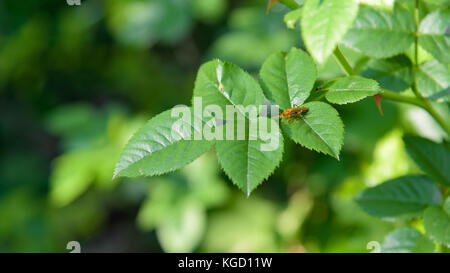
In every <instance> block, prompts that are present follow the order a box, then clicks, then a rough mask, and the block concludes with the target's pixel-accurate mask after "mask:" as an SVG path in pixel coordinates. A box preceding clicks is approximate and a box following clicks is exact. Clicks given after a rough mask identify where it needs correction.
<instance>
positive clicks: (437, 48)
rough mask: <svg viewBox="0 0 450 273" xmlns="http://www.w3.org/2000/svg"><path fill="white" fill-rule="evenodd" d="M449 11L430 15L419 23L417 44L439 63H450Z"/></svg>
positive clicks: (440, 11)
mask: <svg viewBox="0 0 450 273" xmlns="http://www.w3.org/2000/svg"><path fill="white" fill-rule="evenodd" d="M449 27H450V10H448V9H447V10H437V11H435V12H433V13H430V14H428V15H427V17H425V18H424V19H423V20H422V22H421V23H420V28H419V44H420V45H421V46H422V47H423V48H424V49H426V50H427V51H428V52H430V53H431V55H433V57H435V58H436V60H438V61H439V62H442V63H446V64H447V63H450V33H449V32H448V29H449Z"/></svg>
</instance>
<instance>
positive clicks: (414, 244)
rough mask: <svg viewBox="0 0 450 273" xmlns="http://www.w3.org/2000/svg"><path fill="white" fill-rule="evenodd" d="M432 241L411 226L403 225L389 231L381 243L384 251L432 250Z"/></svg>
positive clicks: (409, 251) (420, 251)
mask: <svg viewBox="0 0 450 273" xmlns="http://www.w3.org/2000/svg"><path fill="white" fill-rule="evenodd" d="M433 251H434V243H433V242H432V241H431V240H430V239H428V238H427V237H425V236H424V235H422V234H421V233H420V232H419V231H418V230H416V229H414V228H411V227H403V228H399V229H396V230H394V231H393V232H391V233H389V234H388V235H387V236H386V237H385V238H384V241H383V243H382V244H381V252H384V253H424V252H433Z"/></svg>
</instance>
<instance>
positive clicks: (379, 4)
mask: <svg viewBox="0 0 450 273" xmlns="http://www.w3.org/2000/svg"><path fill="white" fill-rule="evenodd" d="M359 3H361V4H364V5H368V6H371V7H374V8H378V9H382V10H387V11H392V9H393V7H394V0H359Z"/></svg>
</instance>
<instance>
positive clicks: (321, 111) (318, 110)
mask: <svg viewBox="0 0 450 273" xmlns="http://www.w3.org/2000/svg"><path fill="white" fill-rule="evenodd" d="M304 106H305V107H307V108H308V112H306V114H304V115H303V116H304V119H299V120H298V121H291V122H290V123H287V122H286V121H283V123H282V128H283V131H284V132H285V133H286V134H287V135H288V136H289V137H290V138H291V139H292V140H294V142H296V143H298V144H300V145H302V146H304V147H306V148H308V149H312V150H315V151H318V152H322V153H324V154H329V155H331V156H333V157H335V158H336V159H338V160H339V152H340V150H341V147H342V143H343V140H344V125H343V123H342V120H341V119H340V118H339V114H338V112H337V111H336V110H335V109H334V108H333V107H331V106H330V105H329V104H327V103H324V102H319V101H314V102H308V103H306V104H305V105H304Z"/></svg>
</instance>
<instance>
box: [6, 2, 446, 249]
mask: <svg viewBox="0 0 450 273" xmlns="http://www.w3.org/2000/svg"><path fill="white" fill-rule="evenodd" d="M81 2H82V5H81V6H69V5H67V4H66V3H65V1H63V0H30V1H26V3H25V2H23V1H16V0H1V1H0V252H68V251H69V250H67V249H66V245H67V243H68V242H69V241H79V242H80V243H81V251H82V252H160V251H167V252H184V251H187V252H191V251H192V252H210V251H215V252H222V251H224V252H229V251H243V252H255V251H258V252H369V250H367V249H366V244H367V243H368V242H369V241H373V240H378V241H380V242H381V241H382V238H383V237H384V235H386V234H387V233H388V232H389V231H391V230H393V229H394V228H395V226H394V225H395V224H393V223H388V222H382V221H381V220H377V219H375V218H373V217H371V216H368V215H366V214H365V213H364V212H363V211H361V210H360V209H359V208H358V207H357V206H356V204H355V203H354V201H353V198H354V196H355V194H357V193H358V192H359V191H360V190H362V189H364V188H366V187H367V186H371V185H375V184H377V183H379V182H381V181H383V180H385V179H387V178H393V177H396V176H399V175H403V174H406V173H411V172H414V171H415V170H417V167H415V166H414V165H413V163H412V161H411V160H410V159H408V157H407V156H406V153H405V150H404V147H403V144H402V141H401V137H402V135H403V134H404V133H405V132H416V133H419V134H425V133H426V136H427V137H429V138H432V139H435V140H439V139H440V138H441V134H440V132H439V130H438V129H436V126H435V125H434V124H433V122H432V121H431V120H430V118H429V116H427V115H426V114H425V113H424V112H422V111H420V110H417V109H415V108H408V107H404V106H401V107H400V106H398V105H394V104H390V103H389V102H386V103H384V102H383V110H384V116H380V115H379V114H378V112H377V109H376V106H375V104H374V102H373V99H372V98H369V99H366V100H364V101H362V102H359V103H355V104H353V105H349V106H343V107H339V108H338V110H339V111H340V113H341V114H342V117H343V119H344V124H345V129H346V132H345V145H344V148H343V153H342V159H341V161H339V162H338V161H336V160H335V159H333V158H331V157H328V156H325V155H322V154H318V153H315V152H312V151H309V150H307V149H304V148H302V147H300V146H299V145H294V144H293V143H292V142H288V140H287V139H286V142H287V143H286V145H285V151H284V159H283V161H282V164H281V166H280V167H279V168H277V170H276V171H275V173H274V174H273V175H272V176H270V178H269V179H268V180H267V181H265V182H264V183H263V184H262V185H261V186H260V187H259V188H258V189H257V190H256V191H255V192H254V193H252V195H251V196H250V197H249V198H247V197H246V195H245V194H244V193H242V192H240V191H239V190H238V189H237V187H235V186H233V185H232V183H231V182H230V181H229V180H228V179H227V178H226V176H225V175H224V173H223V172H222V171H221V170H220V168H219V166H218V164H217V161H216V159H215V155H214V151H210V152H209V153H207V154H205V155H203V156H202V157H200V158H199V159H198V160H196V161H194V162H193V163H192V164H190V165H188V166H187V167H185V168H183V169H182V170H180V171H177V172H174V173H171V174H168V175H164V176H160V177H152V178H140V179H116V180H114V181H113V180H112V179H111V178H112V173H113V168H114V165H115V163H116V161H117V160H118V158H119V156H120V152H121V150H122V148H123V146H124V144H125V143H126V141H127V140H128V138H129V137H130V136H131V134H132V133H133V132H134V131H135V130H137V129H138V128H139V127H140V126H142V125H143V124H144V123H145V121H146V120H148V119H149V118H151V117H152V116H153V115H155V114H157V113H159V112H161V111H164V110H167V109H169V108H171V107H173V106H175V105H177V104H189V102H190V98H191V95H192V89H193V85H194V79H195V74H196V71H197V69H198V67H199V66H200V64H201V63H203V62H205V61H207V60H210V59H212V58H220V59H223V60H227V61H231V62H233V63H235V64H237V65H240V66H242V67H243V68H245V69H246V70H247V71H249V72H250V73H252V74H253V75H255V76H256V75H257V72H258V69H259V67H260V65H261V64H262V62H263V61H264V59H265V58H266V57H268V56H269V55H270V54H271V53H273V52H274V51H276V50H287V49H289V48H290V47H292V46H296V47H300V48H303V46H302V42H301V38H300V31H299V28H298V27H297V29H296V30H287V29H286V27H285V25H284V23H283V16H284V14H285V13H286V12H287V8H285V7H284V6H282V5H275V6H274V7H273V8H272V10H271V11H270V13H269V14H266V12H265V6H266V1H265V0H246V1H244V0H234V1H231V0H130V1H123V0H104V1H101V0H86V1H83V0H82V1H81ZM344 51H345V53H346V54H347V55H348V56H349V57H350V60H351V61H354V62H356V60H357V58H358V56H357V54H355V53H354V52H351V51H350V50H348V49H344ZM319 73H320V74H319V76H320V77H321V78H329V77H334V76H338V75H340V73H341V72H340V70H339V67H338V66H337V64H336V63H335V62H334V61H333V60H330V61H329V62H328V63H327V64H325V65H324V66H323V67H321V68H320V72H319ZM412 121H415V122H412ZM417 121H421V122H417Z"/></svg>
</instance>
